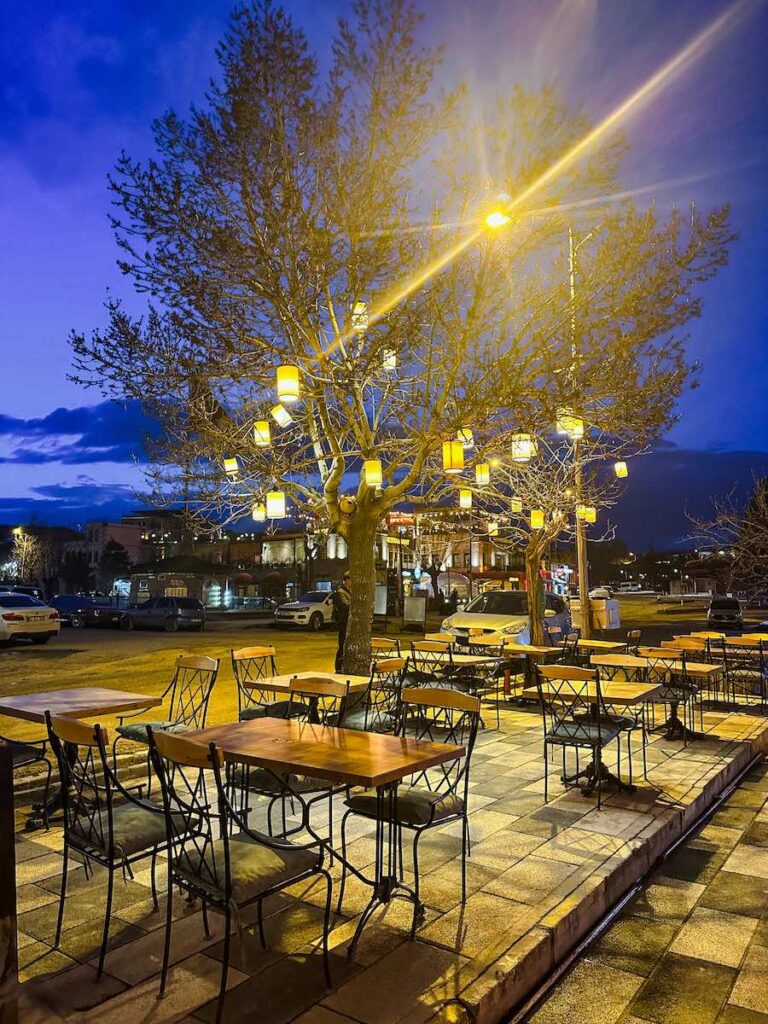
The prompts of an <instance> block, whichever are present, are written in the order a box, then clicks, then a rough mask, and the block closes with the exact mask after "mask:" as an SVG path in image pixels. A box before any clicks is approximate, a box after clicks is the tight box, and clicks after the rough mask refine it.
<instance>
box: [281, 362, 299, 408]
mask: <svg viewBox="0 0 768 1024" xmlns="http://www.w3.org/2000/svg"><path fill="white" fill-rule="evenodd" d="M277 397H278V398H279V399H280V401H281V402H298V400H299V368H298V366H278V368H277Z"/></svg>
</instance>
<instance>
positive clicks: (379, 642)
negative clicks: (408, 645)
mask: <svg viewBox="0 0 768 1024" xmlns="http://www.w3.org/2000/svg"><path fill="white" fill-rule="evenodd" d="M371 656H372V657H373V659H374V661H375V660H376V658H377V656H381V657H385V658H399V657H401V651H400V641H399V640H390V638H389V637H388V636H372V637H371Z"/></svg>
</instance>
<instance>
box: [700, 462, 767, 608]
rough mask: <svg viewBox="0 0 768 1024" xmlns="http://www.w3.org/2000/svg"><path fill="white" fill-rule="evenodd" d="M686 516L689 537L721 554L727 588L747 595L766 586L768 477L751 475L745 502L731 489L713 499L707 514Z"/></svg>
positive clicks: (722, 571)
mask: <svg viewBox="0 0 768 1024" xmlns="http://www.w3.org/2000/svg"><path fill="white" fill-rule="evenodd" d="M689 519H690V521H691V523H692V526H693V530H692V537H691V539H692V540H695V541H696V542H697V543H698V544H699V545H701V546H702V547H711V548H712V550H713V552H715V554H716V555H719V556H720V563H719V567H720V572H721V575H722V582H723V584H724V586H725V587H726V589H728V590H739V591H743V592H744V593H746V594H747V595H749V596H751V595H753V594H755V593H756V592H758V591H765V590H767V589H768V478H766V477H761V476H758V475H754V477H753V485H752V493H751V495H750V497H749V499H748V501H747V502H746V504H744V503H743V502H740V501H739V500H738V498H737V496H736V494H735V492H734V491H731V492H730V493H729V494H727V495H725V496H724V497H719V498H714V499H713V500H712V512H711V514H710V515H709V516H708V517H696V516H689Z"/></svg>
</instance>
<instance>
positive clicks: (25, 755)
mask: <svg viewBox="0 0 768 1024" xmlns="http://www.w3.org/2000/svg"><path fill="white" fill-rule="evenodd" d="M9 746H10V748H11V759H12V761H13V767H14V768H23V767H24V765H25V764H33V763H34V762H35V761H42V760H43V758H44V756H45V755H44V753H43V750H42V748H41V747H35V746H32V744H31V743H16V742H13V743H11V744H9Z"/></svg>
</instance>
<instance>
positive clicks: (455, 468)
mask: <svg viewBox="0 0 768 1024" xmlns="http://www.w3.org/2000/svg"><path fill="white" fill-rule="evenodd" d="M443 469H444V470H445V472H446V473H461V471H462V470H463V469H464V445H463V444H462V443H461V441H444V442H443Z"/></svg>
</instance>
